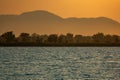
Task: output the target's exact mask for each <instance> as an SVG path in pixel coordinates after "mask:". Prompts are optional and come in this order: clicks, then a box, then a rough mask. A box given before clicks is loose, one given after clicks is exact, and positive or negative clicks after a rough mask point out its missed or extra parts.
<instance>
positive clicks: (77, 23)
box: [0, 10, 120, 35]
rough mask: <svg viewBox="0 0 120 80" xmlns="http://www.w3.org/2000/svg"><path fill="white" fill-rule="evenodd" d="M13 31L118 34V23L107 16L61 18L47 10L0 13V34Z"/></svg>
mask: <svg viewBox="0 0 120 80" xmlns="http://www.w3.org/2000/svg"><path fill="white" fill-rule="evenodd" d="M7 31H14V33H15V34H20V33H22V32H27V33H38V34H66V33H74V34H83V35H91V34H95V33H98V32H103V33H105V34H117V35H120V23H119V22H117V21H115V20H113V19H110V18H107V17H97V18H76V17H70V18H62V17H60V16H58V15H56V14H53V13H51V12H48V11H43V10H39V11H31V12H25V13H22V14H20V15H0V34H1V33H4V32H7Z"/></svg>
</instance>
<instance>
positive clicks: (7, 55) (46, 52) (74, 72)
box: [0, 47, 120, 80]
mask: <svg viewBox="0 0 120 80" xmlns="http://www.w3.org/2000/svg"><path fill="white" fill-rule="evenodd" d="M0 80H120V47H0Z"/></svg>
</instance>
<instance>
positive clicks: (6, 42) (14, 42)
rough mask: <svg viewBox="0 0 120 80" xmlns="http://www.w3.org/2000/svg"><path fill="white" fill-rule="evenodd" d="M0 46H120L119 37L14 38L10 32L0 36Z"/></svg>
mask: <svg viewBox="0 0 120 80" xmlns="http://www.w3.org/2000/svg"><path fill="white" fill-rule="evenodd" d="M0 46H120V36H118V35H109V34H107V35H105V34H103V33H97V34H94V35H92V36H83V35H73V34H71V33H67V34H66V35H63V34H61V35H57V34H50V35H46V34H45V35H39V34H36V33H33V34H32V35H30V34H29V33H21V34H20V35H19V36H18V37H15V34H13V32H12V31H10V32H5V33H3V34H2V35H0Z"/></svg>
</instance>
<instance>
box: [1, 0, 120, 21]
mask: <svg viewBox="0 0 120 80" xmlns="http://www.w3.org/2000/svg"><path fill="white" fill-rule="evenodd" d="M34 10H47V11H50V12H53V13H55V14H57V15H59V16H61V17H99V16H104V17H109V18H112V19H115V20H117V21H119V22H120V0H0V14H21V13H22V12H27V11H34Z"/></svg>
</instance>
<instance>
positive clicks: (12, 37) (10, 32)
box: [1, 31, 15, 43]
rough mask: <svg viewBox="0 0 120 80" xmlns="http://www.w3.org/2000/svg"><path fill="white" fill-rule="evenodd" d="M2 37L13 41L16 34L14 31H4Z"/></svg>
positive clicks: (10, 41) (8, 41) (7, 40)
mask: <svg viewBox="0 0 120 80" xmlns="http://www.w3.org/2000/svg"><path fill="white" fill-rule="evenodd" d="M1 39H3V40H4V41H5V42H6V43H12V42H14V40H15V35H14V34H13V32H12V31H9V32H6V33H3V34H2V35H1Z"/></svg>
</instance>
